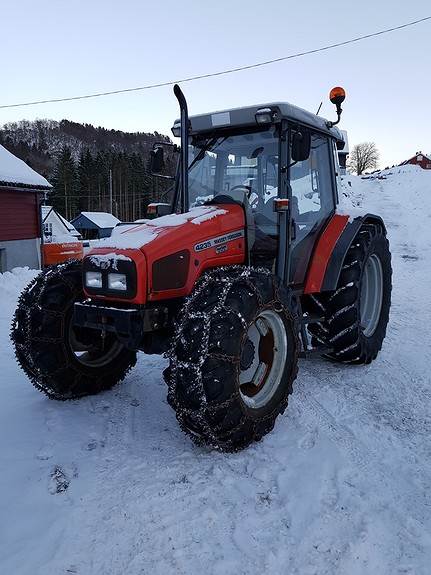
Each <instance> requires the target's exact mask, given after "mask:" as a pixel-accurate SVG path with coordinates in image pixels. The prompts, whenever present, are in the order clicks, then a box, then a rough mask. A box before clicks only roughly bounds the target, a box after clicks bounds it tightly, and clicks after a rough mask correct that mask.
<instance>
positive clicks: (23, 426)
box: [0, 167, 431, 575]
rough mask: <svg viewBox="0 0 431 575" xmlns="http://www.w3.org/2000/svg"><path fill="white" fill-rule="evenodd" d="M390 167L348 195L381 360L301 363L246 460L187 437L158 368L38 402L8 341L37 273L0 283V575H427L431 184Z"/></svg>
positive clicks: (145, 360)
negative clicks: (376, 251) (388, 252)
mask: <svg viewBox="0 0 431 575" xmlns="http://www.w3.org/2000/svg"><path fill="white" fill-rule="evenodd" d="M389 172H391V173H388V172H386V173H384V174H383V175H386V179H377V178H374V179H369V180H358V179H357V178H350V181H351V186H349V185H348V184H347V183H346V189H347V191H348V193H349V195H350V196H351V198H352V200H353V202H354V203H355V204H356V205H358V204H359V205H360V206H364V207H366V208H367V209H369V210H370V211H375V212H377V213H381V214H382V215H383V216H384V218H385V220H386V223H387V226H388V232H389V238H390V241H391V246H392V251H393V267H394V276H393V283H394V290H393V305H392V312H391V318H390V325H389V329H388V334H387V339H386V341H385V344H384V347H383V350H382V353H381V354H380V355H379V357H378V359H377V360H376V361H375V362H374V363H373V364H372V365H370V366H366V367H344V366H339V365H333V364H331V363H328V362H325V361H324V360H318V359H316V360H313V361H303V362H301V365H300V371H299V376H298V379H297V381H296V384H295V390H294V393H293V396H292V398H291V400H290V404H289V408H288V410H287V411H286V414H285V415H284V416H283V417H281V418H280V419H279V420H278V423H277V424H276V427H275V430H274V431H273V433H271V434H270V435H269V436H267V437H266V438H265V439H264V440H263V441H262V442H261V443H260V444H257V445H255V446H253V447H251V448H249V449H248V450H246V451H244V452H242V453H239V454H234V455H224V454H220V453H217V452H210V451H206V450H203V449H200V448H197V447H195V446H194V445H193V444H192V443H191V442H190V441H189V439H188V438H187V437H185V436H184V435H183V434H182V433H181V431H180V430H179V428H178V427H177V424H176V420H175V417H174V414H173V412H172V410H171V409H170V408H169V406H168V405H167V403H166V399H165V396H166V390H165V386H164V383H163V382H162V376H161V372H162V369H163V367H164V366H165V360H163V359H160V358H159V357H157V356H153V357H144V356H142V357H141V359H140V361H139V363H138V365H137V367H136V368H135V370H134V371H133V372H132V373H131V374H130V375H129V376H128V377H127V379H126V381H125V382H124V383H123V384H122V385H121V386H119V387H118V388H117V389H114V390H112V391H110V392H107V393H104V394H103V395H100V396H97V397H94V398H88V399H84V400H81V401H78V402H65V403H56V402H53V401H49V400H48V399H46V398H45V397H44V396H43V395H41V394H40V393H38V392H37V391H36V390H34V389H33V388H32V386H31V385H30V384H29V382H28V381H27V379H26V377H25V376H24V374H23V373H22V372H21V371H20V370H19V368H18V366H17V365H16V363H15V361H14V358H13V352H12V349H11V345H10V343H9V340H8V332H9V325H10V318H11V315H12V312H13V309H14V305H15V301H16V298H17V296H18V293H19V291H20V290H21V289H22V287H24V285H25V284H26V283H27V282H28V281H29V280H30V279H31V277H32V276H33V274H34V272H32V271H28V270H19V271H16V272H14V273H5V274H3V275H2V276H1V275H0V301H1V306H0V346H1V347H0V354H1V356H0V360H1V375H0V380H1V392H2V393H1V401H0V572H1V573H4V574H8V575H9V574H11V575H51V574H52V575H62V574H70V573H76V574H79V575H95V574H97V575H99V574H100V575H120V574H124V573H127V574H128V575H137V574H151V575H153V574H156V575H157V574H160V575H166V574H170V573H179V574H187V575H190V574H201V573H206V574H208V575H209V574H216V575H217V574H221V575H230V574H231V573H235V574H261V573H269V574H271V575H278V574H280V575H281V574H283V575H285V574H289V575H290V574H300V575H302V574H304V575H308V574H310V575H311V574H318V575H323V574H328V575H334V574H337V573H339V574H342V575H344V574H349V575H363V574H373V575H375V574H379V575H386V574H387V575H394V574H401V573H402V574H411V575H419V574H424V575H425V574H428V573H430V570H431V568H430V565H431V448H430V434H431V385H430V380H431V369H430V367H431V365H430V358H431V343H430V339H431V338H430V335H431V327H430V326H431V311H430V304H429V289H430V288H429V283H430V280H431V231H430V226H431V173H426V172H424V171H421V170H420V169H419V168H413V167H404V168H395V169H394V170H390V171H389Z"/></svg>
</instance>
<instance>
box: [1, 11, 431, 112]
mask: <svg viewBox="0 0 431 575" xmlns="http://www.w3.org/2000/svg"><path fill="white" fill-rule="evenodd" d="M427 20H431V16H426V17H425V18H420V19H419V20H413V21H412V22H407V23H406V24H401V25H400V26H394V27H392V28H386V29H385V30H379V31H378V32H372V33H371V34H364V35H363V36H357V37H356V38H351V39H350V40H345V41H344V42H337V43H336V44H328V45H327V46H321V47H320V48H315V49H313V50H306V51H305V52H297V53H296V54H290V55H289V56H282V57H281V58H274V59H272V60H265V61H263V62H257V63H255V64H249V65H248V66H238V67H237V68H228V69H227V70H221V71H220V72H210V73H208V74H200V75H198V76H189V77H188V78H182V79H181V80H172V81H169V82H160V83H158V84H148V85H147V86H138V87H136V88H123V89H122V90H112V91H110V92H96V93H94V94H84V95H82V96H71V97H69V98H51V99H49V100H35V101H33V102H21V103H19V104H3V105H0V109H1V108H19V107H22V106H35V105H37V104H52V103H56V102H70V101H72V100H86V99H88V98H100V97H102V96H113V95H115V94H125V93H126V92H139V91H142V90H152V89H153V88H162V87H163V86H173V85H174V84H183V83H184V82H193V81H194V80H202V79H204V78H213V77H215V76H223V75H226V74H233V73H235V72H241V71H243V70H251V69H252V68H260V67H262V66H268V65H269V64H275V63H276V62H283V61H285V60H292V59H293V58H300V57H301V56H308V55H309V54H317V53H318V52H325V51H326V50H332V49H333V48H339V47H340V46H347V45H348V44H353V43H355V42H360V41H361V40H366V39H368V38H374V37H375V36H381V35H383V34H388V33H390V32H395V31H397V30H402V29H403V28H408V27H409V26H415V25H416V24H420V23H421V22H426V21H427Z"/></svg>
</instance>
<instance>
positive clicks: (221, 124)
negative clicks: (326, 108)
mask: <svg viewBox="0 0 431 575" xmlns="http://www.w3.org/2000/svg"><path fill="white" fill-rule="evenodd" d="M264 109H270V110H271V111H272V112H273V113H274V112H275V115H274V116H273V117H274V123H278V122H280V121H281V120H282V119H285V120H288V121H290V122H298V123H300V124H304V125H305V126H308V127H309V128H312V129H315V130H317V131H319V132H323V133H325V134H327V135H328V136H330V137H331V138H334V139H335V140H337V141H340V142H342V141H343V135H342V133H341V131H340V130H339V129H338V128H336V127H333V128H328V125H327V120H325V118H322V117H321V116H316V114H312V113H311V112H308V111H307V110H304V109H303V108H299V107H298V106H294V105H293V104H289V103H288V102H272V103H270V104H259V105H254V106H245V107H243V108H232V109H230V110H220V111H218V112H212V113H207V114H199V115H196V116H190V118H189V121H190V125H191V130H190V131H191V134H197V133H200V132H211V131H213V130H218V129H228V128H230V127H232V128H237V127H240V126H241V127H242V126H244V127H249V126H258V124H257V123H256V117H255V116H256V112H257V111H258V110H264ZM179 124H180V120H179V119H177V120H175V122H174V127H177V126H178V125H179Z"/></svg>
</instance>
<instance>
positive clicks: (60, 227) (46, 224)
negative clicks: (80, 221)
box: [41, 206, 81, 243]
mask: <svg viewBox="0 0 431 575" xmlns="http://www.w3.org/2000/svg"><path fill="white" fill-rule="evenodd" d="M41 213H42V225H43V236H44V238H43V239H44V241H45V242H46V243H56V242H61V243H65V242H67V241H69V242H70V241H76V240H79V239H80V238H81V234H80V233H79V232H78V230H77V229H75V228H74V227H73V226H72V224H71V223H70V222H68V221H67V220H66V219H65V218H63V216H62V215H61V214H59V213H58V212H57V211H56V210H55V209H54V208H53V207H52V206H41Z"/></svg>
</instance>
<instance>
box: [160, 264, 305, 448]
mask: <svg viewBox="0 0 431 575" xmlns="http://www.w3.org/2000/svg"><path fill="white" fill-rule="evenodd" d="M288 306H289V302H288V292H287V291H286V290H285V289H284V288H283V287H282V286H280V284H279V283H278V281H277V279H276V278H275V277H274V276H273V275H272V274H271V273H270V272H269V271H268V270H263V269H257V270H256V269H253V268H245V267H239V268H235V269H231V268H225V269H223V268H222V269H217V270H214V271H212V272H210V273H208V274H207V275H206V276H204V277H203V278H202V279H201V280H200V282H198V284H197V285H196V288H195V290H194V292H193V294H192V295H191V297H190V298H189V300H188V301H187V302H186V304H185V306H184V309H183V310H182V312H181V314H180V317H179V323H178V329H177V333H176V337H175V340H174V344H173V348H172V350H171V355H170V367H169V369H168V370H166V378H167V383H168V386H169V392H168V401H169V403H170V405H171V406H172V407H173V408H174V410H175V412H176V416H177V419H178V421H179V423H180V425H181V427H182V429H183V430H184V431H186V432H187V433H188V434H189V435H190V436H191V437H192V438H193V439H194V440H195V441H196V442H197V443H204V444H207V445H209V446H211V447H215V448H217V449H220V450H222V451H237V450H240V449H242V448H244V447H246V446H247V445H249V444H250V443H251V442H253V441H258V440H260V439H261V438H262V437H263V436H264V435H265V434H267V433H268V432H269V431H271V430H272V428H273V427H274V423H275V420H276V418H277V416H278V415H279V414H280V413H283V412H284V410H285V409H286V406H287V402H288V396H289V394H290V393H291V392H292V383H293V381H294V379H295V377H296V373H297V355H298V340H297V327H296V322H295V319H294V317H293V316H292V314H291V313H290V311H289V309H288Z"/></svg>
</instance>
